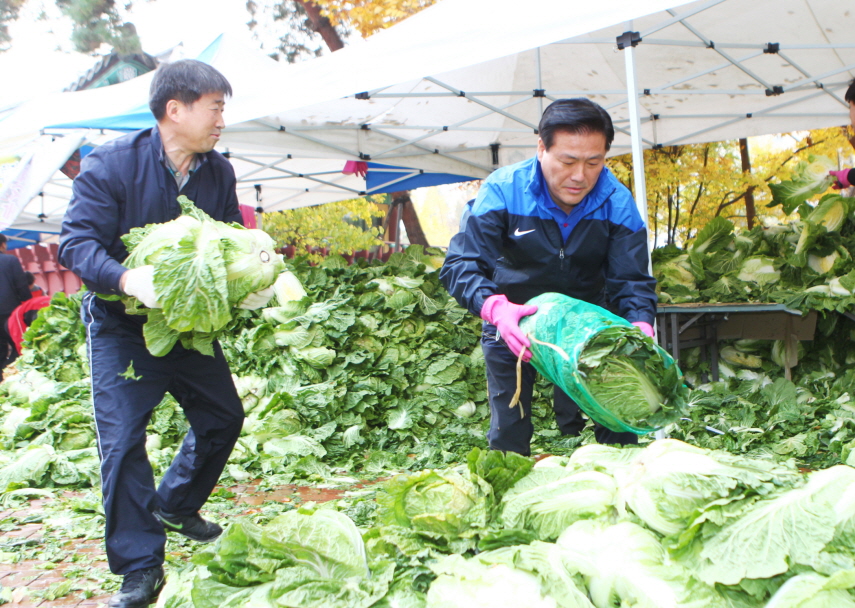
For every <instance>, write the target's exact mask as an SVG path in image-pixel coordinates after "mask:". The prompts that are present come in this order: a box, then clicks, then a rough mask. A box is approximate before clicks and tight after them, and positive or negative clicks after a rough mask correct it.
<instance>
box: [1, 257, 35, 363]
mask: <svg viewBox="0 0 855 608" xmlns="http://www.w3.org/2000/svg"><path fill="white" fill-rule="evenodd" d="M30 297H32V293H30V287H29V286H28V285H27V277H26V276H24V269H23V268H21V262H20V261H19V260H18V258H16V257H15V256H14V255H12V254H3V253H0V316H6V315H10V314H12V311H13V310H15V309H16V308H18V306H19V305H20V304H21V303H22V302H24V301H25V300H29V299H30ZM0 331H5V330H0ZM2 346H3V347H5V345H2Z"/></svg>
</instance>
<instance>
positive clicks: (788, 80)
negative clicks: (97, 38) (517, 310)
mask: <svg viewBox="0 0 855 608" xmlns="http://www.w3.org/2000/svg"><path fill="white" fill-rule="evenodd" d="M629 32H637V36H633V35H627V36H625V37H624V38H623V39H624V40H625V41H626V44H630V45H631V44H633V42H634V43H635V44H636V46H634V47H633V46H630V47H629V48H631V49H632V50H631V53H632V55H633V58H634V65H635V77H636V82H637V86H636V87H635V90H634V91H632V93H633V94H632V95H628V92H627V74H628V72H627V68H626V65H627V62H626V58H627V57H626V56H627V51H620V50H618V43H617V40H618V37H621V36H622V35H623V34H625V33H629ZM852 32H855V0H752V1H751V2H748V1H747V0H705V1H700V2H693V3H689V4H676V3H675V2H674V0H644V1H641V0H600V2H597V3H580V2H568V1H567V0H528V1H527V2H525V3H524V4H520V3H519V2H517V1H516V0H491V1H487V0H441V1H440V2H438V3H437V4H435V5H433V6H431V7H429V8H427V9H425V10H424V11H422V12H420V13H418V14H416V15H414V16H413V17H411V18H409V19H407V20H405V21H403V22H402V23H400V24H398V25H396V26H394V27H392V28H389V29H388V30H384V31H382V32H380V33H379V34H377V35H375V36H373V37H372V38H370V39H369V40H368V41H367V42H365V43H362V44H358V45H354V46H352V47H348V48H345V49H343V50H341V51H339V52H336V53H333V54H330V55H328V56H325V57H321V58H318V59H314V60H311V61H306V62H304V63H302V64H297V65H282V64H277V63H276V62H274V61H272V60H271V59H270V58H269V57H266V56H265V55H263V54H262V53H260V52H259V51H257V50H253V49H247V48H245V47H243V46H242V45H240V44H238V43H236V42H235V41H233V40H231V39H229V38H228V37H221V38H220V39H218V41H217V42H215V43H214V44H212V45H211V47H210V49H209V51H208V52H207V55H208V56H207V57H205V58H204V60H206V61H208V62H209V63H211V65H214V66H215V67H217V69H219V70H220V71H222V72H223V73H224V74H225V75H226V77H227V78H229V80H230V81H231V83H232V85H233V88H234V91H235V95H234V97H233V98H232V99H230V100H229V102H228V104H227V106H226V114H225V118H226V121H227V124H228V127H227V128H226V130H225V131H224V132H223V137H222V141H221V144H220V147H219V148H218V149H219V150H221V151H223V152H229V153H230V156H231V158H232V162H233V164H234V165H235V169H236V173H237V175H238V179H239V195H240V199H241V202H242V203H244V204H252V205H254V204H258V206H261V207H262V208H263V209H264V210H266V211H273V210H277V209H287V208H294V207H299V206H304V205H313V204H320V203H324V202H329V201H332V200H341V199H344V198H352V197H353V196H356V195H358V192H360V191H362V190H364V189H365V188H364V182H361V181H360V180H358V179H357V178H356V177H354V176H344V175H342V174H341V173H340V172H341V167H342V166H343V164H344V161H345V160H371V161H375V162H379V163H386V164H390V165H396V166H402V167H412V168H416V169H421V170H425V171H430V172H444V173H453V174H458V175H468V176H472V177H485V176H487V175H488V174H489V173H490V172H491V171H492V170H494V169H495V168H496V167H499V166H503V165H507V164H510V163H514V162H517V161H519V160H522V159H525V158H528V157H530V156H532V155H533V154H534V150H535V144H536V142H537V136H536V133H535V131H536V126H537V123H538V121H539V117H540V115H541V113H542V110H543V108H545V107H546V105H547V104H548V103H550V102H551V101H552V100H554V99H559V98H567V97H577V96H585V97H589V98H591V99H593V100H594V101H597V102H598V103H600V104H601V105H603V106H604V107H605V108H606V109H607V110H608V111H609V112H610V114H611V115H612V117H613V119H614V122H615V126H616V128H617V136H616V139H615V143H614V145H613V147H612V150H611V153H612V154H624V153H627V152H629V151H630V136H629V133H630V114H629V112H630V106H631V103H630V102H631V101H632V100H633V99H634V98H636V97H637V99H638V103H639V107H640V128H639V129H638V131H640V136H641V143H642V144H643V146H644V147H646V148H652V147H656V146H667V145H673V144H682V143H695V142H704V141H718V140H725V139H733V138H737V137H746V136H753V135H762V134H769V133H781V132H788V131H795V130H804V129H814V128H821V127H830V126H836V125H844V124H846V123H847V122H848V117H847V104H846V103H845V102H844V100H843V93H844V91H845V88H846V86H847V84H848V82H849V81H850V80H851V78H852V76H853V74H855V42H853V37H852ZM203 55H205V53H203ZM150 80H151V74H147V75H144V76H141V77H139V78H136V79H134V80H131V81H128V82H126V83H122V84H119V85H114V86H111V87H105V88H102V89H96V90H91V91H81V92H74V93H59V94H55V95H51V96H45V97H42V98H39V99H36V100H33V101H31V102H28V103H26V104H22V105H21V106H20V107H18V108H15V109H14V110H11V111H7V112H3V113H0V150H6V149H9V148H10V147H14V146H15V145H18V144H20V142H22V141H29V140H32V139H33V138H35V137H36V136H37V135H38V132H39V130H46V131H48V132H50V133H56V134H58V135H63V134H67V133H68V128H69V127H70V126H73V123H83V122H86V121H87V120H93V119H107V120H106V121H105V122H106V123H108V124H109V123H110V122H111V121H110V120H109V119H110V118H111V117H115V118H116V119H117V120H116V123H117V124H121V122H122V121H124V120H125V119H127V118H128V117H138V118H142V119H143V120H144V119H145V118H146V112H147V110H146V105H147V104H146V99H147V94H148V86H149V83H150ZM58 125H65V127H64V128H59V129H58V128H56V127H57V126H58ZM100 136H101V134H100V133H98V132H97V131H96V132H95V133H94V135H91V136H89V137H88V141H90V142H91V141H92V140H93V138H94V139H97V138H98V137H100ZM108 136H109V134H108V133H105V134H104V137H108ZM637 181H638V180H637ZM54 182H55V183H54ZM257 185H260V186H261V188H262V195H261V200H260V201H258V200H256V198H257V196H256V194H257V192H258V190H257V188H256V186H257ZM69 186H70V184H69V183H67V182H66V181H65V180H64V179H63V178H62V177H61V175H59V174H58V175H57V176H56V178H55V179H54V180H52V181H51V183H49V184H48V186H46V188H45V192H46V196H45V197H43V198H42V197H39V198H42V200H39V198H36V199H34V200H33V201H32V202H31V203H30V205H31V207H32V206H34V205H36V206H38V209H36V208H35V207H34V208H33V209H32V213H29V212H30V209H28V210H27V212H28V213H29V216H27V217H30V216H32V217H37V216H39V215H42V216H45V215H46V216H49V217H51V218H55V219H56V221H59V220H60V219H61V214H62V210H63V209H64V204H65V200H67V199H65V200H64V198H65V197H67V195H68V192H69V190H70V188H69ZM54 190H56V191H57V196H56V197H55V198H56V200H55V201H54V200H53V199H52V198H51V197H50V196H49V193H50V192H52V191H54ZM640 198H641V199H643V197H640ZM639 202H640V203H643V200H640V201H639ZM41 219H44V218H41ZM40 223H42V224H43V223H44V222H40Z"/></svg>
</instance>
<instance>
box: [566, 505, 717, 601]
mask: <svg viewBox="0 0 855 608" xmlns="http://www.w3.org/2000/svg"><path fill="white" fill-rule="evenodd" d="M555 544H556V545H557V547H558V549H559V550H560V552H556V553H557V556H559V557H558V559H560V560H561V563H562V564H563V565H564V567H565V568H567V570H568V573H569V574H571V575H572V574H577V573H579V574H581V575H582V576H583V577H584V579H585V582H586V583H587V586H588V595H589V597H590V598H591V602H592V603H593V604H594V606H596V608H612V607H613V606H633V607H635V608H725V606H727V604H726V603H725V601H724V599H723V598H722V597H721V596H719V595H718V593H716V591H715V590H714V589H713V588H712V587H708V586H707V585H705V584H703V583H701V582H699V581H696V580H693V579H692V576H691V570H690V569H688V568H683V567H681V566H680V565H677V564H673V563H670V561H669V559H668V556H667V553H666V551H665V548H664V547H663V546H662V544H661V543H660V542H659V539H658V538H657V537H656V535H655V534H653V533H652V532H650V531H649V530H645V529H644V528H642V527H641V526H639V525H637V524H634V523H631V522H620V523H617V524H614V525H609V523H608V522H603V521H596V520H584V521H579V522H576V523H575V524H573V525H572V526H570V527H569V528H567V530H565V531H564V533H563V534H561V536H560V537H559V538H558V540H557V541H556V543H555Z"/></svg>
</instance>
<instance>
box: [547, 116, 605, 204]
mask: <svg viewBox="0 0 855 608" xmlns="http://www.w3.org/2000/svg"><path fill="white" fill-rule="evenodd" d="M537 159H538V160H539V161H540V166H541V169H542V170H543V177H544V178H545V180H546V187H547V188H548V189H549V194H550V196H551V197H552V200H553V201H554V202H555V204H556V205H558V206H559V207H561V208H562V209H564V211H569V210H570V208H572V207H574V206H575V205H578V204H579V203H581V202H582V199H583V198H585V197H586V196H587V195H588V193H589V192H590V191H591V190H593V188H594V186H595V185H596V184H597V179H599V177H600V172H601V171H602V170H603V165H604V164H605V160H606V136H605V135H604V134H602V133H598V132H594V131H590V132H584V133H568V132H567V131H558V132H556V133H555V135H554V137H553V138H552V147H550V148H549V149H548V150H547V149H546V146H545V145H544V144H543V140H542V139H538V140H537Z"/></svg>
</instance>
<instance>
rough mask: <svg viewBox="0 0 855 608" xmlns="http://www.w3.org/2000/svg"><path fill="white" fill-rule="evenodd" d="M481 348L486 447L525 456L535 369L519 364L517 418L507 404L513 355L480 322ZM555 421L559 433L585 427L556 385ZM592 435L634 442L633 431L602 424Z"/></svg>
mask: <svg viewBox="0 0 855 608" xmlns="http://www.w3.org/2000/svg"><path fill="white" fill-rule="evenodd" d="M481 348H482V349H483V351H484V361H485V363H486V364H487V395H488V397H489V400H490V430H489V431H487V441H489V443H490V449H493V450H503V451H506V452H517V453H518V454H523V455H524V456H528V455H529V454H530V453H531V437H532V434H533V433H534V426H533V425H532V423H531V397H532V391H533V389H534V380H535V377H536V376H537V372H536V371H535V369H534V366H533V365H532V364H531V363H523V364H522V390H521V392H520V403H521V404H522V407H523V409H524V411H525V417H520V406H519V405H516V406H514V408H513V409H511V408H510V407H508V405H509V404H510V402H511V399H512V398H513V396H514V393H515V392H516V390H517V358H516V356H514V354H513V353H512V352H511V350H510V349H509V348H508V346H507V344H505V341H504V340H502V339H499V340H496V328H495V326H493V325H489V324H486V323H485V324H484V330H483V333H482V334H481ZM552 409H553V411H554V412H555V421H556V423H557V424H558V430H559V431H560V432H561V434H562V435H578V434H580V433H581V432H582V429H583V428H585V419H584V418H583V417H582V413H581V411H580V410H579V406H578V405H576V402H575V401H573V400H572V399H571V398H570V397H568V396H567V394H566V393H564V391H562V390H561V389H560V388H558V387H557V386H556V387H555V390H554V394H553V401H552ZM594 436H595V437H596V439H597V441H598V442H599V443H613V444H621V445H630V444H635V443H638V437H637V436H636V435H635V434H634V433H616V432H614V431H610V430H609V429H607V428H606V427H604V426H601V425H599V424H596V423H595V424H594Z"/></svg>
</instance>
